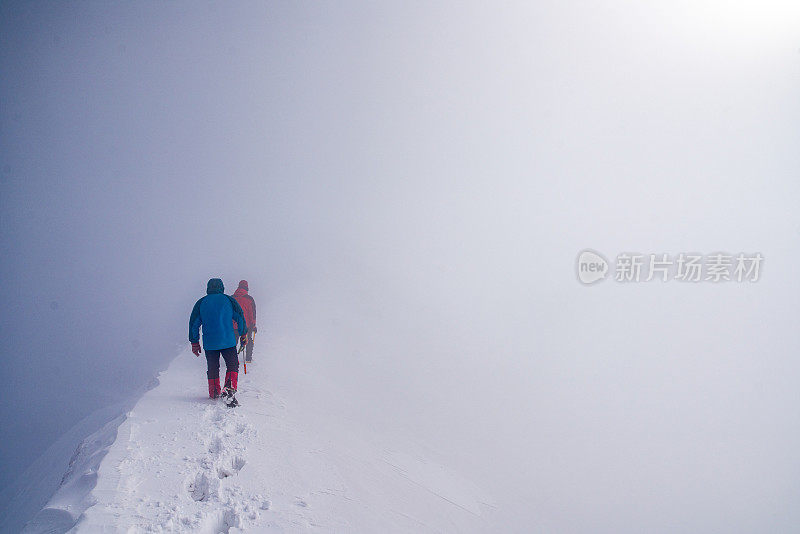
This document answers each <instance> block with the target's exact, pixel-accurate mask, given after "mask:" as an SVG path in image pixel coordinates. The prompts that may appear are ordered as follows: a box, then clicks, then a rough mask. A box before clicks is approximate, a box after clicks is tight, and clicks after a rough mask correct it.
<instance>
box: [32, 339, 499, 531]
mask: <svg viewBox="0 0 800 534" xmlns="http://www.w3.org/2000/svg"><path fill="white" fill-rule="evenodd" d="M256 356H258V352H257V354H256ZM223 367H224V366H223ZM267 369H268V365H267V364H266V363H265V362H259V361H258V360H257V361H256V362H255V363H253V364H252V365H250V366H249V367H248V371H250V372H249V373H248V374H247V375H244V374H240V382H239V394H238V398H239V400H240V402H241V406H240V407H238V408H235V409H229V408H226V407H225V406H224V405H223V404H222V403H221V402H220V401H212V400H210V399H208V398H207V397H206V391H205V389H206V386H205V361H204V360H203V359H202V358H195V357H194V356H193V355H192V354H191V353H188V352H187V353H184V354H181V355H180V356H179V357H178V358H176V359H175V361H174V362H173V363H172V364H171V365H170V367H169V369H168V370H167V371H165V372H164V373H162V375H161V376H160V377H159V381H160V385H158V386H157V387H156V388H154V389H152V390H150V391H149V392H148V393H146V394H145V395H144V396H143V397H142V399H141V400H140V401H139V402H138V404H137V405H136V406H135V407H134V409H133V410H132V411H131V412H130V413H129V414H128V415H127V418H126V419H125V421H124V422H123V423H122V424H121V425H120V426H119V428H118V429H116V427H114V429H115V430H117V431H116V440H115V441H113V440H109V438H111V437H113V435H114V432H113V430H111V427H109V428H107V429H105V430H104V431H101V432H99V433H98V434H97V435H95V436H93V437H92V438H91V439H90V440H87V443H88V444H89V448H92V449H93V450H92V451H91V453H89V452H88V451H87V452H86V454H85V455H84V456H86V457H92V456H95V457H97V456H101V457H102V462H101V463H100V465H99V469H98V468H94V467H92V465H91V462H84V464H85V465H84V464H81V463H80V462H78V464H79V465H76V466H75V468H76V470H78V471H80V469H85V470H86V472H83V473H75V476H72V477H71V478H70V480H73V481H76V480H80V481H81V482H80V483H73V484H71V485H70V484H67V485H65V486H63V487H62V490H60V491H59V493H57V494H56V496H55V497H54V498H53V499H52V500H51V502H50V503H49V505H48V507H47V508H45V510H43V511H42V512H40V514H39V515H38V516H37V517H36V519H35V520H34V521H32V522H31V523H30V524H29V525H28V528H27V532H48V531H52V532H58V531H63V530H65V526H66V528H69V527H68V526H67V525H68V524H69V521H70V518H74V519H78V523H77V526H76V528H75V531H76V532H81V533H82V532H98V531H103V532H183V531H185V532H208V533H212V532H213V533H216V532H237V531H239V530H241V531H249V532H306V531H314V532H328V531H330V532H332V531H337V532H440V531H461V532H474V531H485V530H489V527H488V518H489V516H490V515H491V513H492V512H494V510H495V507H494V505H492V504H491V498H490V497H489V496H487V495H486V494H484V492H483V491H481V489H480V488H478V487H476V486H475V485H474V484H473V483H471V482H470V481H469V480H466V479H465V478H463V477H461V476H460V475H459V474H458V473H455V472H453V471H452V470H451V469H449V468H448V467H447V466H446V465H445V464H446V459H442V458H438V457H436V454H435V453H433V452H432V451H430V450H427V449H426V448H425V447H423V446H422V445H420V444H418V443H415V442H414V441H413V440H411V439H409V438H404V437H403V436H398V435H392V436H388V435H383V434H381V433H379V432H378V431H376V430H374V429H371V428H366V427H364V426H360V425H359V424H358V423H356V422H355V421H348V420H347V419H346V418H345V419H342V420H339V421H335V423H334V424H325V423H324V422H322V421H321V420H320V418H319V414H318V413H316V411H315V410H314V409H313V403H312V404H311V405H308V404H304V403H302V402H295V401H294V399H293V398H291V396H287V394H286V393H285V392H280V391H278V389H277V388H276V387H275V384H271V383H270V377H269V375H268V373H267ZM111 441H113V442H111ZM106 452H107V454H106ZM103 455H104V456H103ZM95 471H96V472H95ZM95 479H96V485H94V486H93V487H92V483H93V482H94V481H95ZM92 503H94V504H93V505H92Z"/></svg>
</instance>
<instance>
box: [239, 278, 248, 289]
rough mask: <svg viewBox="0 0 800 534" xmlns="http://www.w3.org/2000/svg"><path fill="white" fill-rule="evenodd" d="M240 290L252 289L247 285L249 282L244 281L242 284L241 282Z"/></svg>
mask: <svg viewBox="0 0 800 534" xmlns="http://www.w3.org/2000/svg"><path fill="white" fill-rule="evenodd" d="M239 289H244V290H245V291H250V287H249V286H248V285H247V280H242V281H241V282H239Z"/></svg>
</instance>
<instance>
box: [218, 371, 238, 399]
mask: <svg viewBox="0 0 800 534" xmlns="http://www.w3.org/2000/svg"><path fill="white" fill-rule="evenodd" d="M238 382H239V373H238V372H237V371H226V372H225V387H224V388H223V389H222V400H223V401H224V402H225V406H227V407H228V408H235V407H236V406H239V401H237V400H236V396H235V395H236V386H237V385H238Z"/></svg>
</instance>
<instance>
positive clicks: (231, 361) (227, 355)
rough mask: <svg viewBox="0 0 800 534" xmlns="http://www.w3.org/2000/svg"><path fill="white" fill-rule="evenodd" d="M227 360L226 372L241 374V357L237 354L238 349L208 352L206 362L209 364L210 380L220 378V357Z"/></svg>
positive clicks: (231, 348)
mask: <svg viewBox="0 0 800 534" xmlns="http://www.w3.org/2000/svg"><path fill="white" fill-rule="evenodd" d="M220 356H222V357H223V358H224V359H225V370H226V371H233V372H234V373H238V372H239V355H238V354H236V347H230V348H227V349H220V350H206V361H207V362H208V378H219V357H220Z"/></svg>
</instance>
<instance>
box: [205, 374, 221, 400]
mask: <svg viewBox="0 0 800 534" xmlns="http://www.w3.org/2000/svg"><path fill="white" fill-rule="evenodd" d="M219 392H220V389H219V378H209V379H208V396H209V397H211V398H212V399H216V398H217V397H219Z"/></svg>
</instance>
